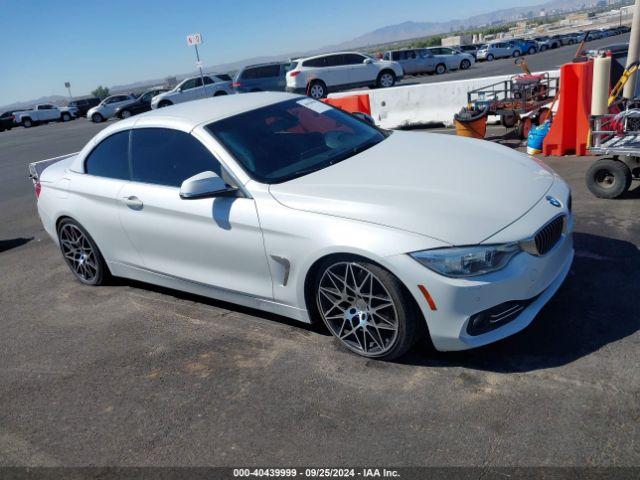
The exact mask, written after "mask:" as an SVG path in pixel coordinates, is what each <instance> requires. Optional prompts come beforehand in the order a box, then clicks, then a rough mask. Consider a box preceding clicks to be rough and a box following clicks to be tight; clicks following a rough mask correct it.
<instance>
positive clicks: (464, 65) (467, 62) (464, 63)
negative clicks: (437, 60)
mask: <svg viewBox="0 0 640 480" xmlns="http://www.w3.org/2000/svg"><path fill="white" fill-rule="evenodd" d="M469 67H471V61H470V60H468V59H466V58H465V59H464V60H462V61H461V62H460V69H461V70H468V69H469Z"/></svg>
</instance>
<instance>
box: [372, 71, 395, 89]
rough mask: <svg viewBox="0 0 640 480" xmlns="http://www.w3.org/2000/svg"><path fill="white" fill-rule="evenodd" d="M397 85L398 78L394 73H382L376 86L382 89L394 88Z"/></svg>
mask: <svg viewBox="0 0 640 480" xmlns="http://www.w3.org/2000/svg"><path fill="white" fill-rule="evenodd" d="M395 84H396V76H395V74H394V73H393V72H389V71H384V72H380V75H378V79H377V81H376V85H377V86H378V87H380V88H389V87H393V86H394V85H395Z"/></svg>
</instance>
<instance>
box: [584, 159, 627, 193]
mask: <svg viewBox="0 0 640 480" xmlns="http://www.w3.org/2000/svg"><path fill="white" fill-rule="evenodd" d="M586 180H587V188H588V189H589V191H590V192H591V193H593V194H594V195H595V196H596V197H598V198H618V197H619V196H620V195H622V194H623V193H625V192H626V191H627V190H629V187H630V186H631V169H629V167H628V166H627V165H626V164H625V163H624V162H621V161H620V160H615V159H613V158H603V159H600V160H597V161H596V162H594V164H593V165H591V167H590V168H589V170H588V171H587V178H586Z"/></svg>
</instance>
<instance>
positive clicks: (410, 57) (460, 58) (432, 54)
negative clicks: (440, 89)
mask: <svg viewBox="0 0 640 480" xmlns="http://www.w3.org/2000/svg"><path fill="white" fill-rule="evenodd" d="M382 58H383V59H384V60H385V61H394V62H397V63H399V64H400V65H401V66H402V69H403V70H404V73H405V74H407V75H418V74H421V73H435V74H437V75H442V74H443V73H446V72H447V71H450V70H458V69H459V70H467V69H468V68H471V66H472V65H473V64H474V63H475V62H476V59H475V56H474V55H473V54H471V53H466V52H462V51H460V50H456V49H454V48H449V47H430V48H413V49H412V48H407V49H402V50H390V51H388V52H385V53H384V55H383V56H382Z"/></svg>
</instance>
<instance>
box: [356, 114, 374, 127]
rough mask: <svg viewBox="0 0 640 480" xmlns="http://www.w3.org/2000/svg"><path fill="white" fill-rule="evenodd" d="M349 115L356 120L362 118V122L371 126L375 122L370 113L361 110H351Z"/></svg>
mask: <svg viewBox="0 0 640 480" xmlns="http://www.w3.org/2000/svg"><path fill="white" fill-rule="evenodd" d="M351 115H353V116H354V117H356V118H357V119H358V120H362V121H363V122H365V123H368V124H369V125H371V126H373V127H375V126H376V122H375V121H374V120H373V117H372V116H371V115H367V114H366V113H363V112H353V113H352V114H351Z"/></svg>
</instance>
